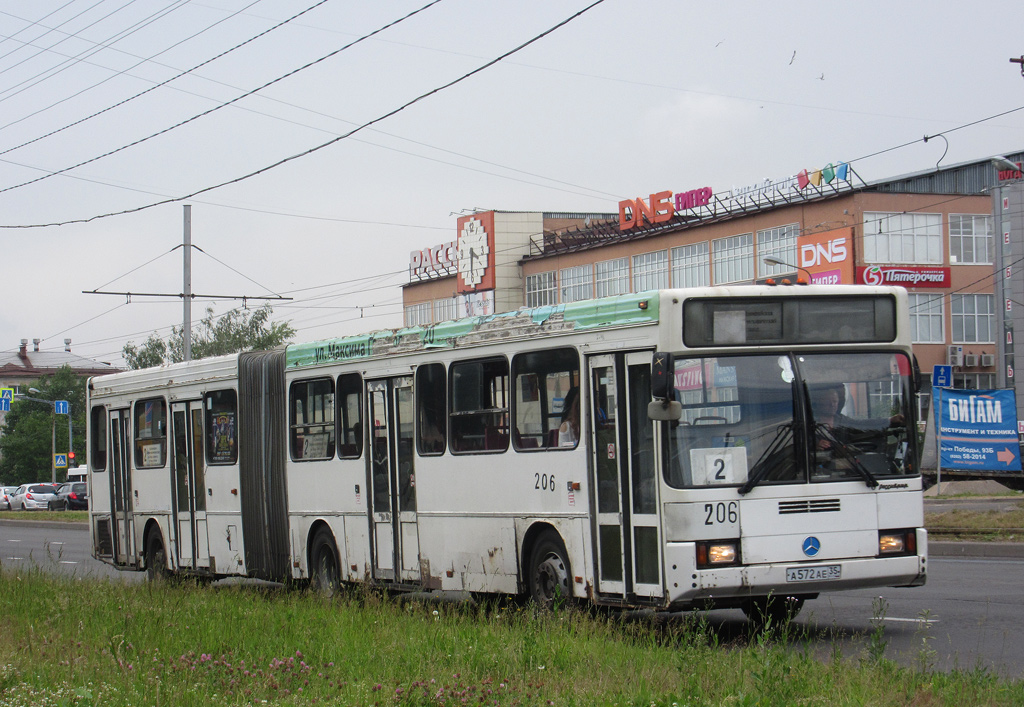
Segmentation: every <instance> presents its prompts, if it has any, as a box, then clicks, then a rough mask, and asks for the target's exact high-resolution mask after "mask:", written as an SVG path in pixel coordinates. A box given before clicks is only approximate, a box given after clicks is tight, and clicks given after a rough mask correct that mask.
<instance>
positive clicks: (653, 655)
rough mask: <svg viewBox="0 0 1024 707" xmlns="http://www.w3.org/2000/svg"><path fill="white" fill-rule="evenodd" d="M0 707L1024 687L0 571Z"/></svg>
mask: <svg viewBox="0 0 1024 707" xmlns="http://www.w3.org/2000/svg"><path fill="white" fill-rule="evenodd" d="M0 612H2V615H3V616H4V617H5V620H4V625H3V629H2V630H3V636H4V639H3V641H0V706H6V705H57V706H61V707H64V706H72V705H74V706H78V705H81V706H84V705H115V706H116V705H154V706H159V705H204V706H205V705H209V704H216V705H219V704H232V705H236V704H237V705H262V704H272V705H293V704H294V705H299V704H301V705H306V704H329V705H334V704H338V705H364V704H366V705H369V704H374V705H394V706H396V707H404V706H416V705H463V704H465V705H548V704H551V705H630V706H632V705H636V706H641V705H642V706H643V707H649V706H650V705H666V706H668V705H680V706H681V705H693V706H696V705H730V706H740V707H743V706H748V705H749V706H754V705H757V706H760V705H780V706H781V705H786V706H788V705H822V706H825V705H829V706H831V705H869V704H870V705H878V706H881V707H886V706H890V705H892V706H902V705H907V706H909V705H914V706H915V707H932V706H937V705H950V706H954V705H955V706H957V707H959V706H960V705H964V704H970V705H1013V704H1022V703H1024V684H1022V683H1020V682H1007V681H1002V680H1000V679H998V678H996V677H995V676H993V675H991V674H989V673H987V672H984V671H974V672H967V673H960V672H955V673H949V674H942V673H933V672H930V671H928V670H924V669H911V668H905V667H900V666H898V665H896V664H894V663H892V662H890V661H888V660H886V659H885V657H884V655H883V653H884V645H882V646H881V647H879V646H877V645H876V646H875V648H874V649H873V650H870V651H866V652H865V654H864V655H859V656H845V657H844V656H841V655H839V650H838V648H836V649H834V650H833V653H832V656H831V657H830V658H828V659H826V660H819V659H817V658H815V657H813V654H814V653H815V652H816V647H815V646H812V643H811V642H810V641H806V642H805V641H804V639H802V638H801V637H800V636H797V635H790V636H788V637H786V638H780V636H781V632H775V633H774V634H772V633H771V632H769V633H765V634H761V635H760V636H757V637H754V638H752V639H750V640H747V639H739V640H737V641H733V642H731V643H730V644H729V645H720V644H719V642H720V639H719V638H718V637H717V634H716V633H715V632H714V631H713V630H711V629H710V628H709V626H708V625H707V624H706V622H703V621H702V620H701V616H700V615H699V614H695V615H693V616H692V617H690V618H691V620H690V621H684V622H679V623H672V624H667V625H665V624H660V625H655V624H654V623H650V622H645V621H636V622H624V621H620V620H616V619H615V618H614V617H609V616H603V615H592V614H590V613H585V612H581V611H573V610H562V611H558V612H553V613H537V612H535V611H533V610H532V609H530V608H527V609H522V608H508V607H483V608H481V607H474V606H472V605H469V604H436V603H417V602H402V601H399V600H397V599H394V598H389V597H386V596H383V595H381V594H378V593H375V592H372V591H368V592H352V593H350V594H349V595H348V596H346V597H343V598H340V599H333V600H329V599H324V598H322V597H319V596H316V595H314V594H311V593H309V592H301V591H284V590H279V589H265V588H256V587H252V586H242V587H239V586H213V587H210V586H195V585H192V584H162V585H148V584H130V585H129V584H121V583H113V582H101V581H89V580H68V579H55V578H52V577H49V576H46V575H43V574H42V573H41V572H40V571H36V570H33V571H28V572H18V573H15V572H12V571H10V570H5V571H4V572H3V573H0Z"/></svg>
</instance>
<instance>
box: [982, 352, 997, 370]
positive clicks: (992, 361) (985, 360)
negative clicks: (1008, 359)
mask: <svg viewBox="0 0 1024 707" xmlns="http://www.w3.org/2000/svg"><path fill="white" fill-rule="evenodd" d="M981 365H982V366H985V367H986V368H991V367H992V366H994V365H996V355H995V354H982V355H981Z"/></svg>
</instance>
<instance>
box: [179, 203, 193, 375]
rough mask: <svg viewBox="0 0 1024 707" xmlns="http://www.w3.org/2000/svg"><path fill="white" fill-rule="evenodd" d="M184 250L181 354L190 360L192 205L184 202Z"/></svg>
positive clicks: (186, 359)
mask: <svg viewBox="0 0 1024 707" xmlns="http://www.w3.org/2000/svg"><path fill="white" fill-rule="evenodd" d="M182 242H183V244H184V252H183V253H182V254H181V258H182V261H183V263H182V264H183V266H184V270H185V273H184V280H185V281H184V283H183V284H182V290H181V291H182V301H183V306H184V312H183V315H184V321H183V322H182V325H181V355H182V358H183V359H184V360H185V361H191V360H192V205H191V204H185V235H184V237H183V241H182Z"/></svg>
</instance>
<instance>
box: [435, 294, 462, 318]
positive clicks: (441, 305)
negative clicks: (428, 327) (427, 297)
mask: <svg viewBox="0 0 1024 707" xmlns="http://www.w3.org/2000/svg"><path fill="white" fill-rule="evenodd" d="M458 318H459V308H458V302H456V300H455V298H454V297H446V298H445V299H436V300H434V321H435V322H446V321H448V320H449V319H458Z"/></svg>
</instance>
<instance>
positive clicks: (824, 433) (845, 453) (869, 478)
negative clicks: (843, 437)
mask: <svg viewBox="0 0 1024 707" xmlns="http://www.w3.org/2000/svg"><path fill="white" fill-rule="evenodd" d="M814 429H815V431H816V432H817V433H818V434H820V435H821V437H822V439H824V440H826V441H827V442H829V444H831V445H832V449H833V450H835V451H836V452H837V453H838V454H839V458H840V459H842V460H844V461H846V462H847V463H848V464H849V465H850V466H851V467H853V469H854V471H856V472H857V473H858V474H860V475H861V476H862V477H863V478H864V483H866V484H867V485H868V488H869V489H873V488H877V487H878V479H876V478H875V476H874V474H872V473H871V472H870V471H868V468H867V467H866V466H864V465H863V464H861V462H860V460H859V459H857V457H856V456H855V455H854V453H853V451H851V449H850V447H849V446H848V445H846V444H844V443H843V442H840V441H839V438H838V437H836V436H835V435H834V434H833V433H832V428H831V427H829V426H828V425H826V424H824V423H818V424H816V425H815V426H814Z"/></svg>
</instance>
